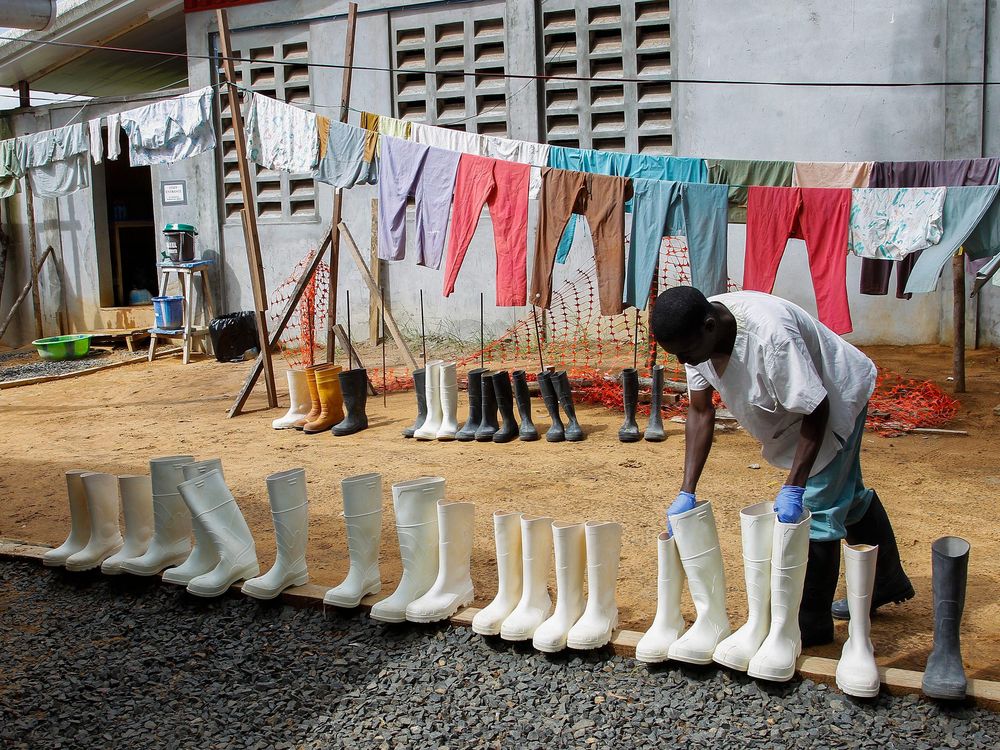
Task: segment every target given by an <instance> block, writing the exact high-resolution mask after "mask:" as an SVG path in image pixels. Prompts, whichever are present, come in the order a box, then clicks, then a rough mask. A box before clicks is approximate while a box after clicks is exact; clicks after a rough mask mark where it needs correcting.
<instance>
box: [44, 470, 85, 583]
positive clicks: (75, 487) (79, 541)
mask: <svg viewBox="0 0 1000 750" xmlns="http://www.w3.org/2000/svg"><path fill="white" fill-rule="evenodd" d="M89 473H90V472H89V471H87V470H85V469H74V470H73V471H67V472H66V494H67V496H68V498H69V524H70V525H69V536H68V537H66V541H65V542H63V543H62V544H60V545H59V546H58V547H56V548H55V549H50V550H49V551H48V552H46V553H45V555H44V556H43V557H42V565H46V566H48V567H58V566H60V565H65V564H66V558H67V557H69V556H70V555H73V554H75V553H77V552H79V551H80V550H82V549H83V548H84V547H86V546H87V542H89V541H90V511H88V510H87V493H86V492H84V489H83V481H82V480H81V479H80V477H82V476H83V475H84V474H89Z"/></svg>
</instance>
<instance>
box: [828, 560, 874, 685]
mask: <svg viewBox="0 0 1000 750" xmlns="http://www.w3.org/2000/svg"><path fill="white" fill-rule="evenodd" d="M877 559H878V547H873V546H870V545H867V544H858V545H854V546H851V545H847V546H845V547H844V568H845V575H846V578H847V606H848V609H850V611H851V620H850V623H848V626H847V632H848V638H847V642H846V643H845V644H844V650H843V651H841V653H840V661H839V662H837V687H839V688H840V689H841V690H843V691H844V692H845V693H847V694H848V695H853V696H854V697H855V698H874V697H875V696H876V695H878V691H879V682H880V680H879V674H878V665H877V664H876V663H875V647H874V646H872V640H871V632H872V621H871V604H872V592H873V591H874V589H875V561H876V560H877Z"/></svg>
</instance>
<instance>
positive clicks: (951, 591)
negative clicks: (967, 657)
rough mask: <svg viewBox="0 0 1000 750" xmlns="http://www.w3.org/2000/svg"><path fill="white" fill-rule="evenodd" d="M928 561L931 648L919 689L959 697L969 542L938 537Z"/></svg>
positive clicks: (934, 695)
mask: <svg viewBox="0 0 1000 750" xmlns="http://www.w3.org/2000/svg"><path fill="white" fill-rule="evenodd" d="M879 552H881V550H879ZM931 564H932V578H931V581H932V583H931V585H932V587H933V590H934V648H933V649H932V650H931V655H930V657H929V658H928V659H927V668H926V669H925V670H924V680H923V683H922V685H921V688H922V689H923V691H924V695H926V696H927V697H928V698H940V699H943V700H962V699H963V698H965V690H966V687H967V682H966V679H965V668H964V667H963V666H962V646H961V643H960V640H959V631H961V629H962V610H964V609H965V585H966V582H967V580H968V577H969V543H968V542H967V541H965V540H964V539H962V538H960V537H957V536H943V537H941V538H940V539H938V540H937V541H936V542H934V544H932V545H931Z"/></svg>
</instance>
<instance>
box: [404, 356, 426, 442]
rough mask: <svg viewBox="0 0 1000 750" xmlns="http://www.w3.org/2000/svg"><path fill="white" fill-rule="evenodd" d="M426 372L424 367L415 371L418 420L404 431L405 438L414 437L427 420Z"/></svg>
mask: <svg viewBox="0 0 1000 750" xmlns="http://www.w3.org/2000/svg"><path fill="white" fill-rule="evenodd" d="M426 372H427V371H426V370H424V368H423V367H421V368H420V369H419V370H414V371H413V389H414V390H415V391H416V392H417V419H416V421H415V422H414V423H413V424H412V425H410V426H409V427H407V428H406V429H404V430H403V437H405V438H411V437H413V433H414V432H416V431H417V430H419V429H420V427H421V426H422V425H423V423H424V420H425V419H427V391H426V390H425V385H426V380H425V379H424V378H425V375H426Z"/></svg>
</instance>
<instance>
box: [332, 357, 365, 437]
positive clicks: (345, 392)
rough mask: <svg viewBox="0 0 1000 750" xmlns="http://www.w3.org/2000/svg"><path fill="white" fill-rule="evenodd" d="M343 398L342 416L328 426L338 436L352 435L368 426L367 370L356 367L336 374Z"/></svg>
mask: <svg viewBox="0 0 1000 750" xmlns="http://www.w3.org/2000/svg"><path fill="white" fill-rule="evenodd" d="M337 377H338V379H339V380H340V394H341V396H342V397H343V399H344V418H343V419H342V420H341V421H340V422H337V424H335V425H334V426H333V427H331V428H330V432H332V433H333V434H334V435H337V436H339V437H343V436H344V435H353V434H354V433H355V432H361V430H364V429H367V427H368V413H367V409H366V407H367V406H368V370H366V369H364V368H361V367H359V368H357V369H356V370H347V371H345V372H341V373H339V374H338V376H337Z"/></svg>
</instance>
